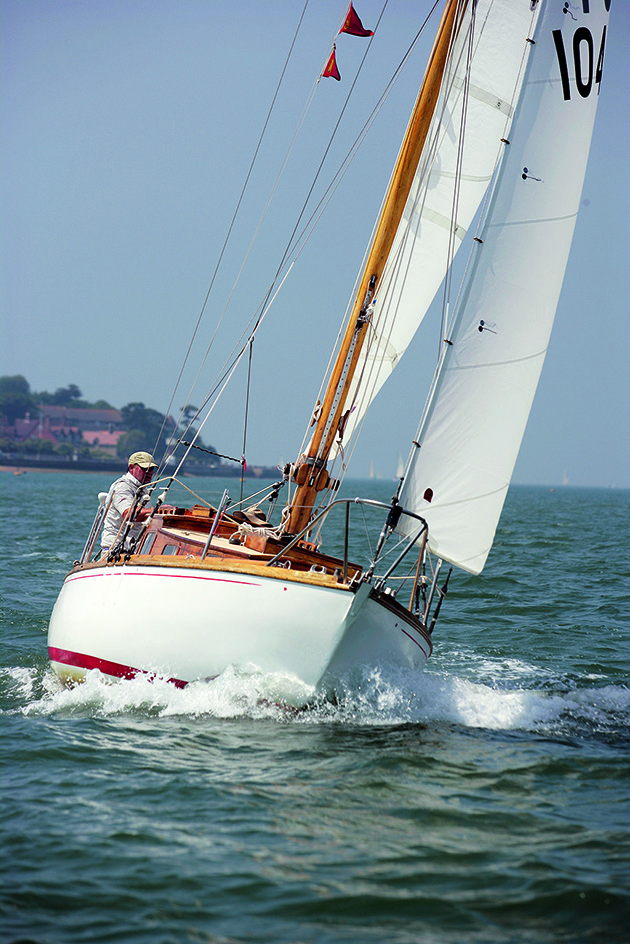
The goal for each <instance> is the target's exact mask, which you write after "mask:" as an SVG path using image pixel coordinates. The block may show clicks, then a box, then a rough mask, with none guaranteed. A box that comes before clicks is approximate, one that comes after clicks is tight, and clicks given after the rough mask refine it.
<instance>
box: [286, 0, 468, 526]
mask: <svg viewBox="0 0 630 944" xmlns="http://www.w3.org/2000/svg"><path fill="white" fill-rule="evenodd" d="M465 7H466V0H448V3H447V6H446V9H445V10H444V13H443V15H442V20H441V22H440V26H439V30H438V34H437V37H436V40H435V44H434V46H433V51H432V53H431V58H430V60H429V64H428V66H427V71H426V73H425V77H424V81H423V83H422V87H421V89H420V92H419V94H418V98H417V100H416V104H415V106H414V109H413V112H412V115H411V119H410V121H409V125H408V127H407V131H406V133H405V137H404V139H403V143H402V147H401V149H400V152H399V154H398V159H397V161H396V166H395V167H394V172H393V175H392V179H391V182H390V185H389V189H388V191H387V195H386V197H385V201H384V204H383V210H382V212H381V215H380V218H379V221H378V224H377V227H376V232H375V235H374V240H373V242H372V246H371V247H370V251H369V254H368V258H367V262H366V265H365V268H364V270H363V274H362V276H361V280H360V282H359V289H358V292H357V296H356V299H355V302H354V305H353V307H352V311H351V313H350V317H349V319H348V323H347V326H346V330H345V333H344V336H343V339H342V342H341V346H340V348H339V353H338V355H337V358H336V360H335V363H334V366H333V369H332V372H331V375H330V380H329V382H328V386H327V388H326V392H325V394H324V400H323V403H322V405H321V410H320V411H319V416H318V419H317V421H316V424H315V429H314V432H313V437H312V439H311V441H310V443H309V446H308V450H307V452H306V454H305V455H304V456H302V458H301V459H300V461H299V462H298V464H297V468H296V471H295V480H296V482H297V483H298V487H297V489H296V492H295V496H294V499H293V502H292V505H291V511H290V514H289V517H288V520H287V524H286V528H285V530H286V532H287V533H289V534H297V533H298V532H299V531H301V530H302V528H304V527H305V526H306V525H307V524H308V521H309V519H310V517H311V514H312V510H313V505H314V504H315V500H316V497H317V493H318V492H319V491H322V489H324V488H326V487H327V486H328V485H329V483H330V477H329V475H328V471H327V469H326V463H327V461H328V457H329V455H330V451H331V449H332V447H333V444H334V441H335V436H336V434H337V430H338V428H339V424H340V421H341V419H342V417H343V415H344V409H345V405H346V400H347V397H348V393H349V390H350V385H351V383H352V379H353V377H354V373H355V370H356V367H357V363H358V360H359V355H360V352H361V348H362V345H363V342H364V340H365V337H366V335H367V331H366V328H367V325H368V324H369V322H370V317H371V312H370V310H369V306H370V303H371V301H372V300H373V298H374V295H375V292H376V290H377V288H378V284H379V281H380V278H381V276H382V274H383V269H384V267H385V263H386V261H387V258H388V256H389V253H390V250H391V248H392V244H393V242H394V238H395V235H396V232H397V230H398V226H399V224H400V220H401V218H402V214H403V210H404V208H405V204H406V202H407V197H408V196H409V191H410V189H411V185H412V183H413V180H414V176H415V173H416V170H417V168H418V164H419V162H420V156H421V154H422V149H423V147H424V143H425V140H426V137H427V134H428V131H429V126H430V124H431V119H432V118H433V113H434V111H435V106H436V104H437V101H438V96H439V91H440V86H441V83H442V78H443V75H444V70H445V67H446V62H447V57H448V53H449V51H450V49H451V46H452V40H453V36H454V35H455V33H456V30H457V23H458V21H459V20H460V19H461V13H462V11H463V9H464V8H465Z"/></svg>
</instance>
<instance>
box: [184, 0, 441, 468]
mask: <svg viewBox="0 0 630 944" xmlns="http://www.w3.org/2000/svg"><path fill="white" fill-rule="evenodd" d="M439 2H440V0H435V2H434V4H433V6H432V8H431V11H430V12H429V14H428V15H427V17H426V18H425V21H424V22H423V24H422V25H421V27H420V29H419V30H418V32H417V33H416V35H415V37H414V38H413V39H412V41H411V43H410V44H409V47H408V49H407V51H406V52H405V54H404V56H403V57H402V59H401V61H400V63H399V64H398V66H397V68H396V69H395V71H394V73H393V75H392V77H391V78H390V80H389V82H388V83H387V85H386V87H385V90H384V92H383V93H382V95H381V97H380V98H379V100H378V102H377V105H376V106H375V108H374V109H373V111H372V113H371V115H370V117H369V118H368V120H367V121H366V123H365V124H364V126H363V128H362V130H361V132H360V133H359V135H357V138H356V139H355V141H354V143H353V145H352V146H351V148H350V149H349V151H348V153H347V155H346V157H345V158H344V160H343V161H342V163H341V164H340V166H339V168H338V170H337V172H336V174H335V175H334V176H333V178H332V180H331V183H330V184H329V186H328V188H327V189H326V191H325V192H324V195H323V196H322V198H321V199H320V201H319V202H318V204H317V205H316V207H315V208H314V210H313V212H312V213H311V216H310V217H309V218H308V220H307V221H306V222H305V224H304V227H303V229H302V231H301V232H300V233H299V235H298V236H297V237H296V232H297V229H298V227H299V222H300V221H301V219H302V217H303V216H304V212H305V209H306V205H307V203H308V200H309V199H310V196H311V195H312V192H313V187H314V183H315V182H313V185H312V186H311V188H310V189H309V194H308V196H307V199H306V200H305V202H304V205H303V207H302V210H301V212H300V214H299V217H298V223H297V224H296V226H295V227H294V230H293V232H292V234H291V237H290V239H289V242H288V244H287V247H286V249H285V252H284V254H283V257H282V260H281V263H280V265H279V266H278V269H277V272H276V275H275V276H274V278H273V280H272V282H271V285H270V286H269V289H268V290H267V293H266V295H265V297H264V299H263V301H262V303H261V304H260V305H259V307H258V309H257V312H256V313H255V314H254V315H253V316H252V318H251V319H250V322H249V325H248V326H247V328H246V330H245V331H244V332H243V333H242V334H241V341H242V339H243V338H244V336H245V334H246V332H249V339H252V338H253V336H254V334H255V332H256V331H257V330H258V328H259V326H260V324H261V323H262V321H263V319H264V317H265V315H266V313H267V311H268V310H269V307H270V306H271V304H272V302H273V300H274V299H275V297H276V296H277V294H278V291H279V290H280V288H281V287H282V284H283V283H284V281H285V280H286V278H287V277H288V274H289V273H290V271H291V269H292V267H293V265H294V264H295V262H296V261H297V258H298V257H299V255H300V253H301V252H302V251H303V249H304V247H305V245H306V243H307V242H308V239H309V238H310V235H311V233H312V231H313V229H314V228H315V226H316V225H317V223H318V222H319V220H320V219H321V216H322V214H323V212H324V210H325V208H326V206H327V205H328V203H329V202H330V200H331V199H332V195H333V194H334V192H335V190H336V188H337V186H338V185H339V183H340V182H341V179H342V178H343V176H344V175H345V173H346V172H347V170H348V168H349V165H350V163H351V161H352V159H353V158H354V156H355V154H356V152H357V150H358V148H359V147H360V145H361V144H362V143H363V141H364V140H365V137H366V136H367V134H368V132H369V130H370V128H371V126H372V124H373V122H374V120H375V118H376V116H377V114H378V113H379V112H380V110H381V108H382V107H383V104H384V102H385V100H386V98H387V97H388V95H389V93H390V92H391V89H392V87H393V85H394V84H395V82H396V80H397V78H398V77H399V75H400V72H401V71H402V69H403V67H404V65H405V64H406V62H407V60H408V58H409V57H410V55H411V53H412V51H413V49H414V48H415V46H416V44H417V42H418V40H419V38H420V36H421V35H422V33H423V32H424V30H425V28H426V26H427V23H428V21H429V20H430V18H431V16H432V14H433V13H434V11H435V9H436V8H437V6H438V4H439ZM386 6H387V0H386V2H385V5H384V7H383V10H382V12H381V16H380V17H379V19H378V22H377V26H378V23H380V20H381V18H382V15H383V13H384V10H385V7H386ZM366 54H367V51H366ZM364 62H365V55H364V57H363V60H362V62H361V66H360V69H361V68H362V67H363V64H364ZM359 71H360V70H359ZM357 78H358V76H357ZM355 85H356V79H355V81H354V82H353V85H352V88H351V89H350V92H349V94H348V96H347V98H346V102H345V103H344V106H343V111H345V109H346V107H347V104H348V100H349V97H350V94H351V92H352V90H353V89H354V87H355ZM343 111H342V114H343ZM338 126H339V121H338V122H337V124H336V126H335V129H334V131H333V137H334V135H335V134H336V132H337V129H338ZM331 143H332V138H331V140H330V141H329V143H328V145H327V148H326V151H325V155H324V158H325V156H326V155H327V154H328V151H329V149H330V145H331ZM323 160H324V159H322V162H321V163H320V167H319V168H318V171H317V176H319V174H320V172H321V168H322V165H323ZM285 163H286V162H285ZM291 253H293V254H294V258H293V259H292V260H291V262H290V264H288V259H289V257H290V255H291ZM287 265H288V268H286V270H285V271H284V273H283V268H284V267H285V266H287ZM281 275H282V276H283V277H282V281H281V283H280V285H279V286H277V283H278V279H279V278H280V276H281ZM276 286H277V288H276ZM274 288H276V291H275V293H274V294H273V297H272V296H271V293H272V292H273V289H274ZM252 323H253V324H252ZM215 334H216V332H215ZM211 343H212V342H211ZM247 343H249V340H248V342H247ZM246 349H247V344H245V345H244V346H241V347H240V348H239V342H237V344H236V345H235V346H234V348H233V349H232V354H231V355H229V356H228V358H226V360H225V361H224V365H223V368H222V369H221V372H220V374H219V376H218V378H217V380H216V382H215V385H214V387H213V388H212V390H211V391H210V392H209V393H208V395H207V396H206V397H205V399H204V401H203V403H202V405H201V407H200V408H199V409H198V410H197V413H196V414H195V416H194V417H193V418H192V420H191V422H190V424H189V427H188V428H190V425H191V424H192V423H193V422H195V421H196V419H197V418H198V416H199V415H200V414H201V413H202V412H203V410H204V409H205V408H206V407H207V405H208V403H209V402H210V401H211V399H212V397H213V396H214V395H215V394H216V395H217V396H216V399H215V401H214V403H213V404H212V406H211V407H210V410H209V412H208V414H207V415H206V417H205V418H204V420H203V423H202V424H201V426H200V428H199V429H198V431H197V433H196V434H195V437H194V438H195V439H196V438H197V437H198V436H199V434H200V433H201V429H202V428H203V425H205V423H206V421H207V419H208V417H209V415H210V412H211V411H212V409H213V408H214V405H216V402H217V401H218V399H219V397H220V396H221V393H222V392H223V390H224V389H225V386H226V384H227V381H228V380H229V378H230V377H231V376H232V374H233V373H234V370H235V368H236V366H237V365H238V363H239V362H240V359H241V357H242V356H243V354H244V352H245V350H246ZM208 352H209V348H208V351H206V356H205V357H204V362H205V359H206V357H207V355H208ZM178 382H179V381H178ZM171 402H172V401H171ZM171 441H172V439H171ZM193 442H194V440H193ZM189 449H190V447H189ZM187 454H188V453H186V454H185V456H184V457H183V458H185V457H186V455H187ZM182 461H183V459H182V460H180V467H181V462H182Z"/></svg>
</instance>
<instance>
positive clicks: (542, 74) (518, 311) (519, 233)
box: [401, 0, 609, 573]
mask: <svg viewBox="0 0 630 944" xmlns="http://www.w3.org/2000/svg"><path fill="white" fill-rule="evenodd" d="M527 5H529V4H527ZM541 6H542V4H541ZM606 6H609V3H607V2H606V0H597V2H592V3H591V4H590V11H589V12H587V13H584V12H583V9H582V5H580V6H579V7H577V6H572V7H571V10H572V15H571V16H567V15H566V14H565V13H564V12H563V3H562V2H561V0H548V2H546V3H545V4H544V6H543V9H542V13H541V16H540V19H539V22H538V26H537V30H536V33H535V44H532V45H531V51H530V60H529V63H528V67H527V73H526V79H525V82H524V84H523V89H522V95H521V100H520V103H519V105H518V106H517V113H516V116H515V118H514V122H513V125H512V129H511V132H510V144H509V145H506V153H505V159H504V161H503V164H502V166H501V169H500V173H499V177H498V183H497V187H496V190H495V192H494V195H493V197H492V202H491V206H490V210H489V213H488V218H487V221H486V224H485V226H484V230H483V232H482V234H481V235H482V239H483V243H480V244H477V247H476V250H475V251H476V258H475V261H474V264H473V266H472V270H471V275H470V278H469V281H468V285H467V288H466V291H465V292H464V295H463V298H462V302H461V305H460V306H459V309H458V312H457V313H456V315H455V320H454V325H453V328H452V330H451V333H450V335H449V341H450V342H451V343H450V344H448V345H447V346H446V348H445V352H444V357H443V360H442V363H441V365H440V370H439V371H438V376H437V380H436V384H435V387H434V390H433V391H432V394H431V398H430V401H429V404H428V407H427V409H426V411H425V415H424V417H423V420H422V422H421V425H420V430H419V432H418V436H417V444H418V448H417V449H416V451H415V454H414V456H413V458H412V461H411V465H410V468H409V471H408V475H407V478H406V481H405V484H404V487H403V493H402V496H401V501H402V503H403V505H404V506H405V507H406V508H408V509H410V510H413V511H415V512H417V513H418V514H420V515H422V516H423V517H425V518H426V520H427V522H428V524H429V545H430V547H431V549H432V550H433V551H434V552H435V553H436V554H438V555H439V556H440V557H443V558H445V559H447V560H449V561H451V562H452V563H454V564H456V565H457V566H459V567H462V568H463V569H465V570H468V571H471V572H472V573H479V572H480V571H481V569H482V568H483V566H484V564H485V561H486V558H487V555H488V552H489V550H490V547H491V545H492V542H493V539H494V534H495V530H496V527H497V524H498V520H499V516H500V514H501V509H502V507H503V502H504V499H505V495H506V492H507V488H508V484H509V481H510V477H511V474H512V470H513V468H514V463H515V461H516V456H517V454H518V449H519V446H520V442H521V439H522V436H523V433H524V430H525V425H526V422H527V418H528V415H529V411H530V408H531V404H532V401H533V397H534V393H535V390H536V386H537V383H538V378H539V375H540V371H541V368H542V364H543V360H544V357H545V353H546V350H547V344H548V341H549V335H550V332H551V327H552V323H553V319H554V315H555V311H556V306H557V302H558V298H559V295H560V289H561V286H562V280H563V277H564V271H565V268H566V262H567V258H568V254H569V248H570V244H571V239H572V236H573V229H574V225H575V219H576V215H577V211H578V207H579V203H580V196H581V191H582V183H583V180H584V173H585V170H586V161H587V157H588V150H589V145H590V140H591V134H592V129H593V123H594V120H595V110H596V106H597V97H598V93H599V79H600V77H601V66H602V61H603V60H602V56H603V51H602V48H603V42H604V39H605V31H606V24H607V20H608V13H607V11H606V9H605V8H606ZM563 57H564V61H563Z"/></svg>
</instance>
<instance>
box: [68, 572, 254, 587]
mask: <svg viewBox="0 0 630 944" xmlns="http://www.w3.org/2000/svg"><path fill="white" fill-rule="evenodd" d="M91 577H162V578H163V577H167V578H168V579H169V580H213V581H214V582H215V583H235V584H238V586H239V587H260V586H261V584H259V583H254V582H253V581H252V580H228V579H227V578H226V577H198V576H197V575H196V574H152V573H148V572H147V573H144V572H141V573H134V572H131V573H130V572H129V571H128V570H125V571H119V570H114V571H111V570H110V571H100V572H99V573H97V574H75V576H74V577H67V578H66V583H72V581H73V580H89V579H90V578H91Z"/></svg>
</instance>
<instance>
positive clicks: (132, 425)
mask: <svg viewBox="0 0 630 944" xmlns="http://www.w3.org/2000/svg"><path fill="white" fill-rule="evenodd" d="M120 412H121V414H122V419H123V424H124V425H125V428H126V429H127V433H126V435H125V436H121V437H120V439H119V440H118V443H117V446H116V452H117V453H118V455H119V456H124V455H126V454H128V453H129V452H137V451H138V450H144V451H146V452H151V453H154V454H156V455H157V456H158V457H160V456H161V455H162V453H163V452H164V449H165V447H166V442H167V439H168V437H169V436H170V434H171V432H172V428H173V424H172V422H168V421H167V420H165V417H164V414H163V413H160V412H158V410H152V409H151V408H150V407H146V406H145V405H144V403H127V405H126V406H124V407H123V408H122V410H121V411H120Z"/></svg>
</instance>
